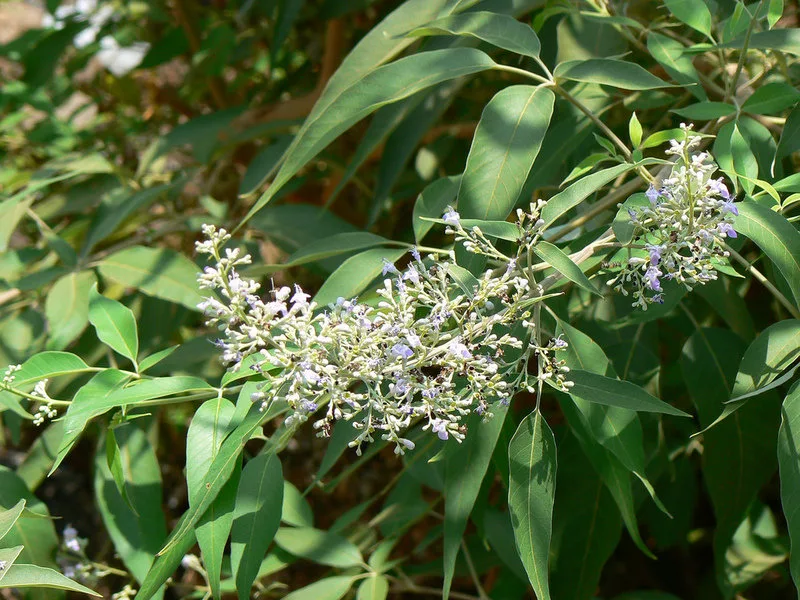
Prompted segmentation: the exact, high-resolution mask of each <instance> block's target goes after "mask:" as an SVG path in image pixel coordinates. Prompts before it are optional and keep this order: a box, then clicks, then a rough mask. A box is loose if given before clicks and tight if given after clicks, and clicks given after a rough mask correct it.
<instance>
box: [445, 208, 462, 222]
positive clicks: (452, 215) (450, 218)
mask: <svg viewBox="0 0 800 600" xmlns="http://www.w3.org/2000/svg"><path fill="white" fill-rule="evenodd" d="M442 220H443V221H444V222H445V223H447V224H448V225H458V223H459V221H460V220H461V215H459V214H458V213H457V212H456V211H455V209H454V208H453V207H452V206H448V207H447V210H446V211H445V212H444V214H443V215H442Z"/></svg>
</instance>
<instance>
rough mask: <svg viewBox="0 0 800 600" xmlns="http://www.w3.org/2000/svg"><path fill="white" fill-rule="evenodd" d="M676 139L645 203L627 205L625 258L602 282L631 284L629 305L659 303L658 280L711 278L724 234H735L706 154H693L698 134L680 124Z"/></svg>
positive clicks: (729, 202)
mask: <svg viewBox="0 0 800 600" xmlns="http://www.w3.org/2000/svg"><path fill="white" fill-rule="evenodd" d="M681 129H682V130H683V132H684V139H683V140H682V141H677V140H672V141H671V142H670V144H671V148H670V149H669V150H667V154H671V155H674V156H676V157H677V161H676V163H675V165H674V166H673V168H672V171H671V173H670V176H669V177H668V178H666V179H664V181H663V182H662V185H661V186H660V187H658V188H656V187H655V186H653V185H652V184H651V186H650V188H649V189H648V190H647V192H646V194H645V195H646V197H647V200H648V204H647V205H645V206H643V207H640V208H638V209H629V210H628V214H629V215H630V219H631V223H632V224H633V226H634V235H633V243H632V244H630V245H629V246H628V248H627V254H628V257H627V261H626V263H625V264H624V266H623V268H622V270H621V271H620V272H619V273H618V274H617V275H616V276H615V277H613V278H612V279H611V280H609V281H608V285H610V286H612V287H613V288H614V289H615V290H616V291H618V292H621V293H622V294H624V295H627V294H628V290H627V289H626V288H627V287H629V286H631V287H633V298H634V303H633V305H634V306H639V307H641V308H642V309H644V310H646V309H647V305H648V304H652V303H654V302H655V303H662V302H663V301H664V300H663V294H662V292H663V288H662V286H661V282H662V280H670V279H674V280H675V281H678V282H679V283H681V284H682V285H684V286H685V287H686V288H687V289H691V288H692V287H694V286H695V285H702V284H705V283H707V282H709V281H712V280H714V279H716V278H717V267H718V266H719V265H720V264H722V263H723V262H724V261H726V259H727V257H728V255H729V253H728V252H727V251H726V250H725V242H724V240H725V238H735V237H736V231H735V230H734V229H733V226H732V223H733V219H734V217H735V216H736V215H738V214H739V211H738V209H737V208H736V205H735V204H734V202H733V198H732V197H731V194H730V193H729V192H728V188H727V187H726V186H725V184H724V183H723V182H722V179H714V178H712V175H713V174H714V172H715V171H716V170H717V166H716V165H715V164H714V162H713V160H712V158H711V156H710V155H709V154H708V153H707V152H698V153H696V154H695V153H693V152H692V151H693V150H696V149H697V147H698V146H699V144H700V139H701V138H700V137H699V136H698V135H696V134H693V133H692V131H691V126H686V125H684V124H681Z"/></svg>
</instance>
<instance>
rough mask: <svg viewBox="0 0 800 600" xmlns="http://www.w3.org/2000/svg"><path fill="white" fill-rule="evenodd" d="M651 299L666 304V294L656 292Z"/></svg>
mask: <svg viewBox="0 0 800 600" xmlns="http://www.w3.org/2000/svg"><path fill="white" fill-rule="evenodd" d="M651 300H652V301H653V302H655V303H656V304H664V294H656V295H655V296H653V297H652V298H651Z"/></svg>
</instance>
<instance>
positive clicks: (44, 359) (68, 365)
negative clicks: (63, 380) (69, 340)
mask: <svg viewBox="0 0 800 600" xmlns="http://www.w3.org/2000/svg"><path fill="white" fill-rule="evenodd" d="M88 369H89V367H88V366H87V365H86V363H85V362H83V361H82V360H81V359H80V358H78V357H77V356H75V355H74V354H70V353H69V352H59V351H50V352H40V353H38V354H35V355H34V356H32V357H31V358H29V359H28V360H26V361H25V362H24V363H22V368H21V369H20V370H19V371H17V372H16V373H15V374H14V382H13V386H14V387H15V388H17V389H21V390H23V391H27V389H29V388H30V387H31V386H32V385H33V384H34V383H36V382H37V381H41V380H42V379H53V378H55V377H59V376H62V375H72V374H76V373H83V372H85V371H87V370H88ZM0 405H2V406H4V407H6V408H8V409H9V410H12V411H14V412H15V413H16V414H18V415H19V416H21V417H22V418H24V419H32V418H33V417H31V415H30V414H29V413H28V411H26V410H25V409H24V408H22V407H21V406H20V405H19V400H18V399H17V397H16V396H15V395H14V394H12V393H11V392H7V391H2V390H0Z"/></svg>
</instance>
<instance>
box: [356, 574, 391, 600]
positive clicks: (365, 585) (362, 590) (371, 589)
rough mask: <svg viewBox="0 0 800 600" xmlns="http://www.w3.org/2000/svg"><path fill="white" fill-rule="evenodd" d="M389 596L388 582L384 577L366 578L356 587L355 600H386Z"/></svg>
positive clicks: (373, 576)
mask: <svg viewBox="0 0 800 600" xmlns="http://www.w3.org/2000/svg"><path fill="white" fill-rule="evenodd" d="M388 595H389V580H388V579H386V577H385V576H384V575H377V574H375V575H372V576H370V577H367V578H366V579H365V580H364V581H362V582H361V585H359V586H358V592H357V593H356V600H386V597H387V596H388Z"/></svg>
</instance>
